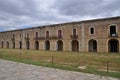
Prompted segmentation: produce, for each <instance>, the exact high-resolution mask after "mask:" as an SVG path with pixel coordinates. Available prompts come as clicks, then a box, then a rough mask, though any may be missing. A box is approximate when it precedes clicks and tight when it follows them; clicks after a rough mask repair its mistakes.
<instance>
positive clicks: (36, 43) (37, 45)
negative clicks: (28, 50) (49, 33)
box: [35, 41, 39, 50]
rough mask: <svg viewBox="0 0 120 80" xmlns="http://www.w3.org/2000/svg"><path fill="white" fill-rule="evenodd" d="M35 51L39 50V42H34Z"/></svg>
mask: <svg viewBox="0 0 120 80" xmlns="http://www.w3.org/2000/svg"><path fill="white" fill-rule="evenodd" d="M35 49H36V50H39V42H38V41H35Z"/></svg>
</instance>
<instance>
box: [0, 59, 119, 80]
mask: <svg viewBox="0 0 120 80" xmlns="http://www.w3.org/2000/svg"><path fill="white" fill-rule="evenodd" d="M0 80H119V79H115V78H111V77H104V76H98V75H93V74H86V73H80V72H74V71H67V70H59V69H53V68H47V67H41V66H34V65H28V64H24V63H17V62H12V61H7V60H2V59H0Z"/></svg>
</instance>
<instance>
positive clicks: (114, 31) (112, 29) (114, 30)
mask: <svg viewBox="0 0 120 80" xmlns="http://www.w3.org/2000/svg"><path fill="white" fill-rule="evenodd" d="M110 34H116V26H110Z"/></svg>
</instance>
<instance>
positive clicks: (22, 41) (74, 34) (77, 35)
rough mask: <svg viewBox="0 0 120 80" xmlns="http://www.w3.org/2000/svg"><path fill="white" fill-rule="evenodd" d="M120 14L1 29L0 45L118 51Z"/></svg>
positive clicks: (67, 49) (40, 48) (83, 50)
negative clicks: (14, 28) (23, 27)
mask: <svg viewBox="0 0 120 80" xmlns="http://www.w3.org/2000/svg"><path fill="white" fill-rule="evenodd" d="M119 43H120V17H119V16H118V17H111V18H102V19H94V20H85V21H79V22H69V23H61V24H52V25H45V26H38V27H32V28H26V29H19V30H11V31H4V32H0V48H16V49H36V50H56V51H80V52H120V49H119V48H120V45H119Z"/></svg>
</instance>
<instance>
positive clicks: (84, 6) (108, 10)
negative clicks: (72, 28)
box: [53, 0, 120, 17]
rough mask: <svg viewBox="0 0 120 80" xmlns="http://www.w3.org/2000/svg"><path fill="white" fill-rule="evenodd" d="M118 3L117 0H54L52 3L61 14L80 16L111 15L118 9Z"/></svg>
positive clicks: (119, 6) (119, 8) (119, 7)
mask: <svg viewBox="0 0 120 80" xmlns="http://www.w3.org/2000/svg"><path fill="white" fill-rule="evenodd" d="M119 3H120V1H119V0H56V1H55V3H54V4H56V8H57V9H58V10H59V13H61V14H64V15H71V16H75V15H79V16H81V17H82V16H98V15H101V16H108V15H109V16H111V15H112V14H113V12H114V11H118V10H119V11H120V5H119ZM53 7H54V6H53Z"/></svg>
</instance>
